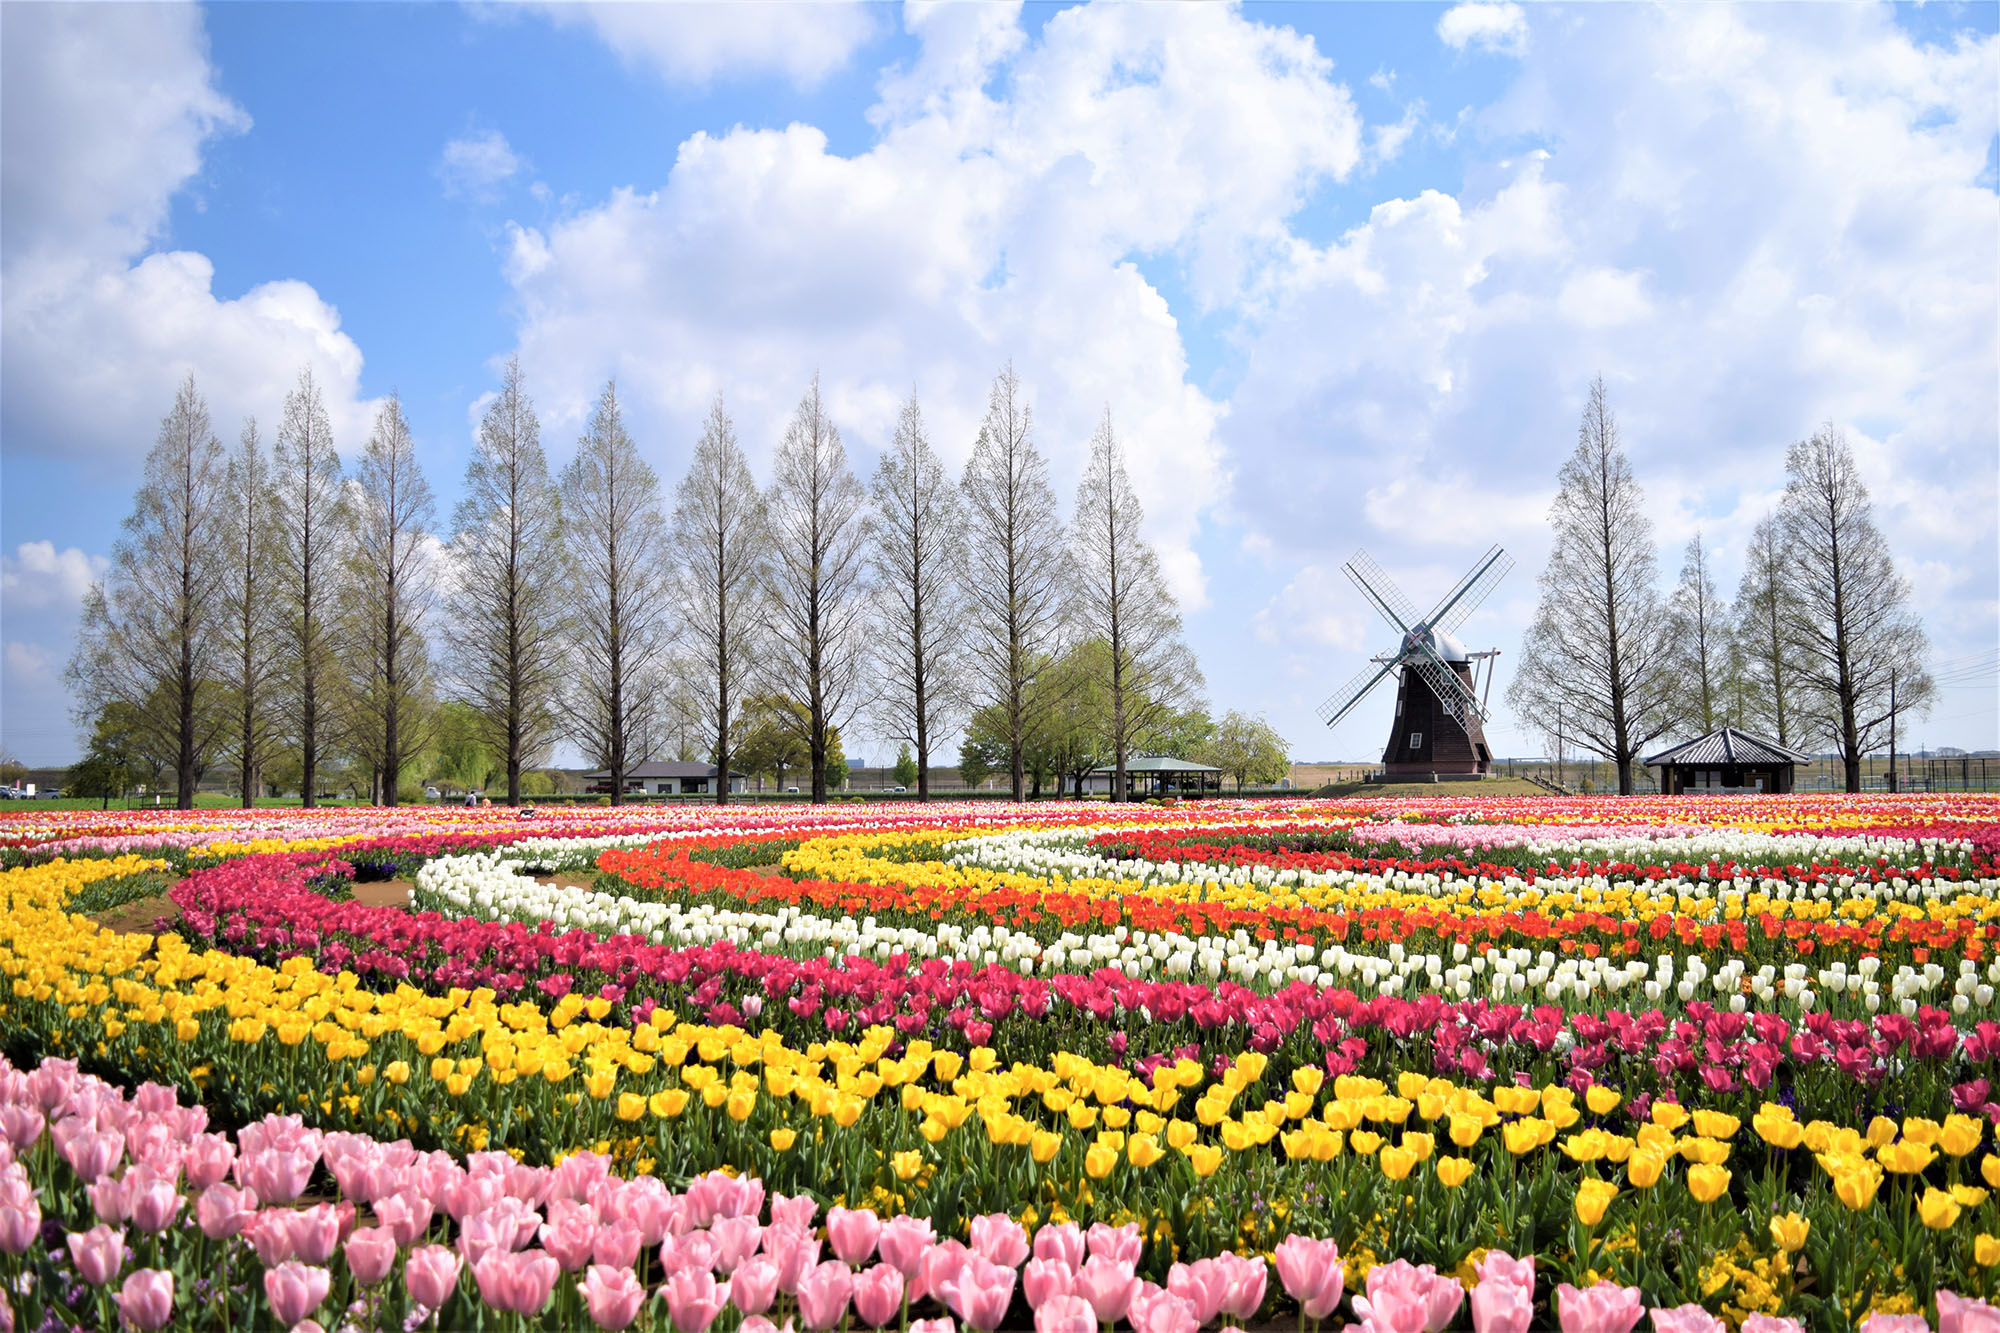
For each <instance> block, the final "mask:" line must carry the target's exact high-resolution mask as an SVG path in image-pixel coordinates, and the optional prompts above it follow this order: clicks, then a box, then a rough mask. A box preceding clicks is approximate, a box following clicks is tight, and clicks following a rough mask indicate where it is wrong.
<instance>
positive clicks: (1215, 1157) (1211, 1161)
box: [1181, 1143, 1222, 1177]
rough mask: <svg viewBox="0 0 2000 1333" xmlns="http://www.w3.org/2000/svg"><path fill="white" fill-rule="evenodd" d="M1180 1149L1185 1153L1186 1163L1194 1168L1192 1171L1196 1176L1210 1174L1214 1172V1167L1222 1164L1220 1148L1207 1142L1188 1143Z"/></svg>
mask: <svg viewBox="0 0 2000 1333" xmlns="http://www.w3.org/2000/svg"><path fill="white" fill-rule="evenodd" d="M1181 1151H1182V1152H1183V1153H1184V1154H1185V1155H1186V1157H1187V1159H1188V1165H1189V1166H1192V1167H1193V1168H1194V1173H1195V1174H1196V1175H1198V1176H1202V1177H1208V1176H1212V1175H1214V1174H1215V1169H1216V1168H1217V1167H1219V1166H1221V1165H1222V1149H1220V1148H1217V1147H1213V1146H1211V1145H1209V1144H1206V1143H1190V1144H1189V1145H1188V1146H1187V1147H1186V1148H1183V1149H1182V1150H1181Z"/></svg>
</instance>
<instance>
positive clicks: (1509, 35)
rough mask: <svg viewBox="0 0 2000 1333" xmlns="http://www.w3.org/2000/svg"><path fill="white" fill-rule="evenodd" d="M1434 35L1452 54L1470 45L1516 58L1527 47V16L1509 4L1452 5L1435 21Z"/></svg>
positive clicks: (1514, 5) (1519, 8)
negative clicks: (1435, 32) (1436, 35)
mask: <svg viewBox="0 0 2000 1333" xmlns="http://www.w3.org/2000/svg"><path fill="white" fill-rule="evenodd" d="M1437 32H1438V37H1439V38H1440V39H1442V40H1443V42H1444V44H1445V45H1446V46H1449V47H1451V48H1452V49H1453V50H1455V51H1463V50H1464V49H1465V48H1466V47H1467V46H1469V45H1470V46H1477V47H1481V48H1483V49H1485V50H1488V51H1503V52H1506V53H1507V54H1509V55H1519V54H1520V53H1521V51H1522V50H1523V48H1525V47H1526V46H1527V44H1528V16H1527V15H1526V14H1525V13H1523V12H1522V10H1521V7H1520V6H1519V5H1517V4H1512V3H1507V4H1486V3H1474V4H1462V5H1453V6H1452V7H1451V8H1450V9H1447V10H1446V11H1445V12H1444V14H1443V16H1442V17H1440V18H1439V19H1438V25H1437Z"/></svg>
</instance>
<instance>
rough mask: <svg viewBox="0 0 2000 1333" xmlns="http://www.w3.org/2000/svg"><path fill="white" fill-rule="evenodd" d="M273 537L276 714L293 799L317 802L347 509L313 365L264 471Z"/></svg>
mask: <svg viewBox="0 0 2000 1333" xmlns="http://www.w3.org/2000/svg"><path fill="white" fill-rule="evenodd" d="M272 496H273V503H272V506H271V512H272V518H273V521H274V525H275V527H276V529H277V536H278V588H277V592H278V618H279V635H280V640H281V642H282V643H283V645H284V652H283V657H282V659H281V661H282V662H283V667H282V671H281V676H280V681H281V683H280V689H279V697H278V704H279V712H280V714H281V715H282V717H283V719H284V723H285V729H286V731H287V732H288V733H289V738H290V739H291V740H292V741H293V742H294V743H295V744H297V746H298V747H299V769H300V775H301V776H300V785H299V796H300V802H301V804H303V805H304V806H306V807H307V808H308V809H310V808H312V806H314V805H315V804H317V803H318V785H319V768H320V764H321V763H322V762H323V761H324V760H325V759H326V757H327V753H328V751H329V750H330V749H331V748H332V744H333V740H334V735H333V732H334V726H333V724H334V721H335V716H336V715H335V711H334V708H333V702H334V689H333V687H334V682H335V681H336V679H337V678H338V671H339V664H338V662H337V660H336V656H335V654H336V650H337V637H336V636H337V632H338V629H339V625H338V615H339V602H340V595H341V581H342V576H343V573H344V571H343V569H342V562H343V561H344V560H345V558H346V555H347V547H348V541H349V538H350V526H349V525H350V521H351V515H350V513H349V510H348V507H347V496H346V493H345V490H344V488H343V486H342V484H341V470H340V455H339V454H338V453H335V452H334V448H333V423H332V422H331V421H330V420H328V418H327V414H326V404H325V403H324V402H323V401H322V400H321V398H320V392H319V385H318V384H317V383H316V382H315V381H314V380H313V374H312V368H311V367H310V366H308V367H307V368H306V369H304V370H302V371H300V372H299V384H298V387H297V388H296V389H293V390H292V391H291V392H290V393H289V394H287V395H285V419H284V422H283V424H282V425H280V426H279V428H278V443H277V450H276V453H275V460H274V467H273V469H272Z"/></svg>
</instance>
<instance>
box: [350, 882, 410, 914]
mask: <svg viewBox="0 0 2000 1333" xmlns="http://www.w3.org/2000/svg"><path fill="white" fill-rule="evenodd" d="M416 887H417V886H416V882H415V881H414V880H407V879H371V880H363V881H360V882H358V883H356V884H355V886H354V901H355V902H357V903H361V904H363V905H365V906H368V907H405V908H406V907H408V906H409V905H410V892H411V891H412V890H413V889H415V888H416Z"/></svg>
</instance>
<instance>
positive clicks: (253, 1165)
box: [235, 1130, 319, 1203]
mask: <svg viewBox="0 0 2000 1333" xmlns="http://www.w3.org/2000/svg"><path fill="white" fill-rule="evenodd" d="M247 1137H248V1131H247V1130H246V1131H245V1133H244V1134H239V1135H238V1136H237V1140H238V1142H239V1143H241V1142H242V1141H243V1140H244V1139H245V1138H247ZM318 1164H319V1151H318V1149H317V1147H315V1146H312V1145H309V1144H300V1145H298V1146H296V1147H291V1148H282V1149H280V1148H273V1149H267V1150H265V1151H262V1152H256V1153H245V1154H243V1155H241V1156H239V1157H237V1159H236V1167H235V1170H236V1181H237V1183H238V1184H240V1185H248V1186H249V1187H250V1188H251V1189H253V1190H256V1191H257V1197H258V1198H260V1199H262V1200H263V1201H264V1202H265V1203H290V1202H292V1201H293V1200H294V1199H296V1198H298V1197H299V1195H301V1194H303V1193H305V1189H306V1182H307V1181H309V1180H311V1179H312V1173H313V1168H314V1167H315V1166H317V1165H318Z"/></svg>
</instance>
